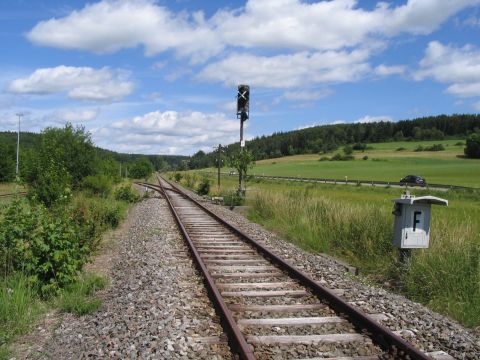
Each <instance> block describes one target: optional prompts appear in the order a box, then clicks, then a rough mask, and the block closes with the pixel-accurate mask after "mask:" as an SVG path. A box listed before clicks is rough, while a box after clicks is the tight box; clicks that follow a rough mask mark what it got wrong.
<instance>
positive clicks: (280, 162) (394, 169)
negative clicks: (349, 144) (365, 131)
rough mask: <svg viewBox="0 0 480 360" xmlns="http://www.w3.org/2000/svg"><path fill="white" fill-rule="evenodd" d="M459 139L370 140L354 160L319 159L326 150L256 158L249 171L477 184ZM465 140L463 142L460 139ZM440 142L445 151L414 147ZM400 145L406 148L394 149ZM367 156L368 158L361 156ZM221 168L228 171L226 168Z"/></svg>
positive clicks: (474, 162) (477, 170) (476, 164)
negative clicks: (382, 141)
mask: <svg viewBox="0 0 480 360" xmlns="http://www.w3.org/2000/svg"><path fill="white" fill-rule="evenodd" d="M459 142H461V141H460V140H440V141H419V142H412V141H408V142H407V141H404V142H391V143H378V144H369V147H371V149H367V150H365V151H363V152H362V151H354V153H353V155H354V156H355V161H318V160H319V159H320V158H321V157H323V156H327V157H331V156H332V155H334V154H335V153H337V152H341V150H342V149H339V150H338V151H335V152H332V153H328V154H324V155H323V154H322V155H318V154H307V155H294V156H286V157H282V158H277V159H268V160H260V161H257V162H256V164H255V166H254V168H253V169H252V170H251V171H250V174H256V175H277V176H302V177H317V178H334V179H345V176H347V177H348V179H351V180H353V179H355V180H379V181H393V182H395V181H399V180H400V179H401V178H403V177H404V176H406V175H409V174H413V175H420V176H423V177H425V178H426V180H427V183H436V184H448V185H460V186H469V187H478V188H480V160H478V159H467V158H464V157H463V149H464V145H456V144H457V143H459ZM463 143H464V142H463ZM433 144H442V145H443V146H444V147H445V150H444V151H419V152H416V151H414V149H415V148H417V147H418V146H419V145H421V146H423V147H427V146H431V145H433ZM399 148H404V149H405V150H401V151H397V149H399ZM364 156H368V160H362V158H363V157H364ZM223 171H228V169H227V168H225V169H224V170H223Z"/></svg>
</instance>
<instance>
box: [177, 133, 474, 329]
mask: <svg viewBox="0 0 480 360" xmlns="http://www.w3.org/2000/svg"><path fill="white" fill-rule="evenodd" d="M457 142H458V141H441V142H438V141H436V142H430V144H431V143H437V144H438V143H442V144H444V146H445V148H446V150H445V151H440V152H414V151H413V149H414V148H415V147H416V146H418V145H419V143H413V142H405V143H398V142H397V143H387V144H373V145H372V146H373V147H374V149H371V150H367V151H365V152H364V153H362V152H355V157H356V160H355V161H318V159H319V158H320V156H319V155H297V156H291V157H284V158H279V159H270V160H263V161H259V162H257V164H256V165H255V167H254V168H253V170H251V171H250V174H253V173H256V174H262V173H264V174H265V175H267V174H268V175H284V176H285V175H290V176H291V175H295V176H296V175H299V176H305V177H308V176H311V177H323V176H325V177H333V178H335V177H336V178H340V179H341V178H344V176H346V175H347V176H348V177H349V178H350V179H353V178H360V179H369V178H371V179H375V180H387V181H388V180H391V181H398V180H399V179H400V178H401V177H403V176H405V175H408V174H409V173H413V174H418V175H423V176H425V177H426V178H427V182H431V183H433V182H435V183H443V184H450V183H451V184H456V185H467V186H472V187H479V188H480V160H468V159H464V158H462V157H459V156H458V155H461V154H462V153H463V146H455V143H457ZM421 144H422V145H423V146H425V145H430V144H428V142H421ZM447 145H448V146H447ZM399 147H404V148H406V149H407V150H403V151H396V149H397V148H399ZM398 153H401V156H400V155H398ZM365 154H367V155H368V156H369V160H361V158H362V157H363V156H364V155H365ZM372 158H378V159H380V160H378V161H372V160H371V159H372ZM208 170H209V171H211V169H208ZM228 170H229V169H228V168H226V169H224V170H223V171H228ZM259 170H261V171H259ZM420 170H422V171H420ZM209 171H207V172H204V171H203V172H202V171H197V172H188V173H183V178H182V180H181V183H182V184H183V185H184V186H187V187H190V188H194V189H195V188H196V186H197V184H198V183H199V182H200V181H201V179H202V178H204V177H208V178H209V179H210V181H211V189H210V194H211V195H218V194H220V195H225V194H228V193H232V192H233V191H235V189H236V187H237V186H238V178H237V176H222V178H221V189H220V192H218V188H217V181H216V175H215V174H214V173H211V172H209ZM426 191H428V194H429V195H435V196H438V197H442V198H446V199H447V200H449V206H448V207H442V206H433V209H432V223H431V234H430V248H429V249H425V250H414V251H413V255H412V258H411V262H410V264H409V268H408V271H406V272H405V271H401V268H400V266H399V264H398V261H397V250H396V249H395V248H394V247H393V246H392V245H391V241H392V238H393V221H394V217H393V215H392V208H393V202H392V199H394V198H397V197H399V196H400V195H401V193H402V189H399V188H389V187H386V188H385V187H369V186H352V185H343V184H342V185H332V184H306V183H299V182H286V181H268V180H265V181H264V180H251V181H249V182H248V183H247V205H250V210H249V213H248V217H249V218H250V219H251V220H253V221H255V222H258V223H260V224H262V225H264V226H265V227H266V228H268V229H270V230H272V231H274V232H276V233H278V234H279V235H280V236H282V237H283V238H285V239H287V240H289V241H291V242H293V243H295V244H297V245H298V246H300V247H301V248H303V249H305V250H308V251H311V252H325V253H328V254H331V255H333V256H336V257H338V258H341V259H343V260H346V261H347V262H349V263H351V264H352V265H355V266H357V267H358V268H359V269H360V274H361V275H362V276H364V277H366V278H367V279H369V280H370V281H373V282H374V283H377V284H380V285H382V286H386V287H388V288H390V289H393V290H394V291H397V292H400V293H403V294H405V295H406V296H408V297H409V298H411V299H413V300H415V301H419V302H421V303H423V304H425V305H427V306H428V307H430V308H431V309H433V310H436V311H438V312H440V313H443V314H446V315H448V316H450V317H452V318H453V319H456V320H457V321H459V322H461V323H463V324H465V325H467V326H470V327H478V326H480V220H479V219H480V192H479V191H477V190H450V191H446V192H445V191H442V192H440V191H439V192H435V191H432V190H425V189H414V190H412V192H413V193H414V194H415V193H416V194H417V195H418V196H420V195H425V193H426ZM286 219H288V221H286Z"/></svg>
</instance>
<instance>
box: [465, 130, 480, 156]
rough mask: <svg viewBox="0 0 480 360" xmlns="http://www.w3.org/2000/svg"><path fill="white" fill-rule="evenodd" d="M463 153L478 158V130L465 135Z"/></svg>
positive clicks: (479, 136) (479, 138)
mask: <svg viewBox="0 0 480 360" xmlns="http://www.w3.org/2000/svg"><path fill="white" fill-rule="evenodd" d="M464 152H465V155H466V156H467V157H469V158H475V159H480V130H478V129H477V131H476V132H475V133H473V134H471V135H470V136H468V137H467V141H466V147H465V150H464Z"/></svg>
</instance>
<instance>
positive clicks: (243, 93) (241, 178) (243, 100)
mask: <svg viewBox="0 0 480 360" xmlns="http://www.w3.org/2000/svg"><path fill="white" fill-rule="evenodd" d="M249 107H250V86H248V85H238V92H237V118H240V153H243V148H244V147H245V140H243V123H244V122H245V121H247V119H248V118H249V112H250V110H249ZM238 192H239V193H240V194H242V195H245V174H244V173H243V171H242V169H240V171H239V172H238Z"/></svg>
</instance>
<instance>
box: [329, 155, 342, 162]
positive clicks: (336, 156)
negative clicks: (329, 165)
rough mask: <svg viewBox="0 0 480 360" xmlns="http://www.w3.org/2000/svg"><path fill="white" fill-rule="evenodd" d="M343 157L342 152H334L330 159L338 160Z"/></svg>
mask: <svg viewBox="0 0 480 360" xmlns="http://www.w3.org/2000/svg"><path fill="white" fill-rule="evenodd" d="M342 159H343V156H342V154H340V153H336V154H335V155H333V156H332V157H331V158H330V161H340V160H342Z"/></svg>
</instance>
